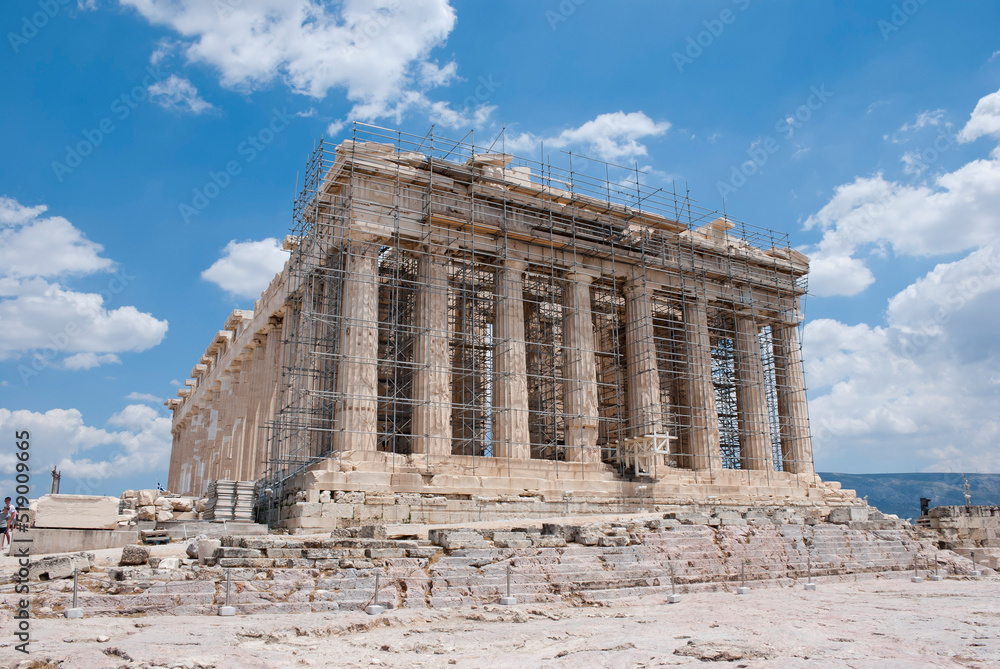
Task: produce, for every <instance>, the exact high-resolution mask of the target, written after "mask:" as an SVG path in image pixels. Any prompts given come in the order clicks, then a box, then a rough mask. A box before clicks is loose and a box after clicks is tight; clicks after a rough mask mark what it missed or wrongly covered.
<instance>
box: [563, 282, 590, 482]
mask: <svg viewBox="0 0 1000 669" xmlns="http://www.w3.org/2000/svg"><path fill="white" fill-rule="evenodd" d="M593 280H594V277H592V276H590V275H587V274H580V273H576V272H570V273H568V274H567V275H566V281H567V285H566V290H565V292H564V293H563V306H564V308H563V376H564V377H565V380H564V381H563V410H564V411H565V414H566V433H565V444H566V459H567V460H569V461H571V462H583V461H587V462H597V460H598V455H597V450H596V447H597V425H598V420H597V418H598V406H597V357H596V355H595V354H594V349H595V348H596V340H595V338H594V321H593V318H592V316H591V313H590V284H591V282H593Z"/></svg>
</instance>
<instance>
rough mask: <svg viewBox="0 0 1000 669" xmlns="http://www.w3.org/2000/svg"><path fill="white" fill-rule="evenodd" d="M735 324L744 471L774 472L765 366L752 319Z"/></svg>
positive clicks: (744, 319)
mask: <svg viewBox="0 0 1000 669" xmlns="http://www.w3.org/2000/svg"><path fill="white" fill-rule="evenodd" d="M735 320H736V341H735V342H734V344H735V346H734V348H735V350H736V409H737V414H738V422H739V431H740V458H741V467H742V468H743V469H762V470H763V469H774V459H773V457H772V455H771V421H770V418H769V416H768V413H767V393H766V392H765V387H764V362H763V360H761V357H760V339H759V338H758V337H757V324H756V323H755V322H754V319H753V317H752V316H741V315H738V314H737V316H736V318H735Z"/></svg>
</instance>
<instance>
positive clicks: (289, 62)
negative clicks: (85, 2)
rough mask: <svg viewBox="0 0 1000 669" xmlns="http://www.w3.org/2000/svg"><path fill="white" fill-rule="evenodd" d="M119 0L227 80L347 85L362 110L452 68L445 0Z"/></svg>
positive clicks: (316, 91) (296, 87)
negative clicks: (444, 51)
mask: <svg viewBox="0 0 1000 669" xmlns="http://www.w3.org/2000/svg"><path fill="white" fill-rule="evenodd" d="M120 2H121V4H122V5H125V6H127V7H132V8H133V9H135V10H136V11H137V12H138V13H139V14H141V15H142V16H143V17H144V18H145V19H146V20H148V21H149V22H150V23H153V24H157V25H164V26H167V27H169V28H170V29H172V30H173V31H174V32H176V33H177V34H178V35H179V36H180V41H181V49H182V50H183V52H184V54H185V55H186V57H187V59H188V60H189V61H190V62H193V63H202V64H206V65H209V66H211V67H213V68H214V69H215V70H217V71H218V73H219V75H220V79H221V83H222V85H223V86H226V87H228V88H233V89H237V90H244V91H245V90H254V89H259V88H262V87H265V86H267V85H269V84H272V83H273V82H274V81H276V80H279V81H281V82H282V83H284V84H285V85H287V86H288V87H290V88H291V89H292V90H293V91H295V92H296V93H301V94H303V95H308V96H311V97H314V98H323V97H325V96H326V95H327V94H328V92H329V91H330V89H334V88H337V89H343V90H344V92H345V94H346V96H347V98H348V100H351V101H353V102H354V103H355V104H356V106H355V111H354V112H353V113H352V116H354V117H356V118H369V119H370V118H376V117H380V116H386V115H391V114H392V113H398V111H399V107H398V105H399V104H400V102H401V101H403V99H404V98H405V97H406V95H407V94H408V93H414V92H416V88H417V87H419V86H436V85H444V84H446V83H447V82H448V81H450V80H451V79H452V78H453V77H454V69H453V66H452V65H451V64H450V63H449V64H447V65H445V66H443V67H439V66H438V65H437V64H436V63H434V62H433V61H432V60H431V59H430V52H431V51H432V49H434V47H436V46H439V45H441V44H443V43H444V42H445V40H446V39H447V37H448V35H449V33H450V32H451V30H452V28H454V26H455V21H456V16H455V10H454V9H453V8H452V7H451V6H450V4H449V3H448V2H447V0H405V1H402V0H345V1H344V2H342V3H339V4H336V5H331V4H328V3H320V2H315V1H313V0H243V1H242V2H203V1H201V0H120ZM420 95H422V93H421V94H420Z"/></svg>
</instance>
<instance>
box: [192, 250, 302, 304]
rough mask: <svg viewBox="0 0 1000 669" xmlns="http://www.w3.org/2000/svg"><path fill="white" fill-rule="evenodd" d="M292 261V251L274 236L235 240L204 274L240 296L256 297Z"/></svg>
mask: <svg viewBox="0 0 1000 669" xmlns="http://www.w3.org/2000/svg"><path fill="white" fill-rule="evenodd" d="M286 260H288V251H285V250H283V249H282V248H281V243H280V242H278V240H277V239H274V238H273V237H269V238H267V239H263V240H261V241H259V242H255V241H245V242H237V241H236V240H233V241H231V242H229V243H228V244H227V245H226V248H225V249H223V251H222V257H221V258H219V259H218V260H216V261H215V262H214V263H212V266H211V267H209V268H208V269H206V270H205V271H204V272H202V273H201V278H203V279H205V280H206V281H211V282H212V283H214V284H216V285H217V286H219V287H220V288H222V289H223V290H225V291H226V292H228V293H231V294H233V295H235V296H237V297H249V298H256V297H258V296H259V295H260V293H261V292H262V291H263V290H264V289H265V288H267V286H268V284H269V283H271V279H273V278H274V275H275V274H277V273H278V272H280V271H281V268H282V267H284V265H285V261H286Z"/></svg>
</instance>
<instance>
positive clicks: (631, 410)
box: [625, 277, 663, 437]
mask: <svg viewBox="0 0 1000 669" xmlns="http://www.w3.org/2000/svg"><path fill="white" fill-rule="evenodd" d="M625 364H626V367H627V370H628V379H627V381H626V386H627V387H628V397H627V399H628V428H629V434H630V435H631V436H634V437H639V436H643V435H647V434H653V433H654V432H663V420H662V417H663V408H662V405H661V403H660V375H659V373H658V371H657V367H656V341H655V340H654V339H653V305H652V301H651V300H650V297H649V293H648V289H647V287H646V282H645V280H644V279H643V278H642V277H636V278H633V279H631V280H630V281H629V282H628V283H627V284H626V286H625Z"/></svg>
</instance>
